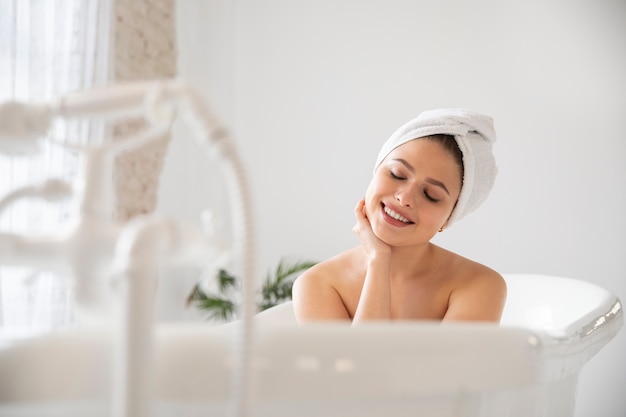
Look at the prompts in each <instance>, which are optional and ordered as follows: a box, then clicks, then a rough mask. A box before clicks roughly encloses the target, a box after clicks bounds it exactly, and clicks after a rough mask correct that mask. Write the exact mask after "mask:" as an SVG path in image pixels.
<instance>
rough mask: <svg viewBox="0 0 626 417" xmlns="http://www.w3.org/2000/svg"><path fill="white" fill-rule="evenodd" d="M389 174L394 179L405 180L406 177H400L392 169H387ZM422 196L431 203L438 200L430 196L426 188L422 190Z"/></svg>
mask: <svg viewBox="0 0 626 417" xmlns="http://www.w3.org/2000/svg"><path fill="white" fill-rule="evenodd" d="M389 175H390V176H391V178H393V179H395V180H405V179H406V178H404V177H401V176H399V175H397V174H396V173H394V172H393V171H389ZM423 194H424V197H425V198H426V199H427V200H428V201H430V202H431V203H438V202H439V200H438V199H436V198H433V197H431V196H430V195H429V194H428V192H427V191H426V190H424V193H423Z"/></svg>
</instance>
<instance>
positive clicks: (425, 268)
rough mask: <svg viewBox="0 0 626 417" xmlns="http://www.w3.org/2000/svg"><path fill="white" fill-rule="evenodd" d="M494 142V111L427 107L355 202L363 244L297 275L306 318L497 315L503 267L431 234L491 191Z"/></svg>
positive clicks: (394, 139)
mask: <svg viewBox="0 0 626 417" xmlns="http://www.w3.org/2000/svg"><path fill="white" fill-rule="evenodd" d="M416 139H420V140H416ZM494 141H495V131H494V129H493V122H492V120H491V118H490V117H488V116H485V115H483V114H480V113H476V112H472V111H468V110H463V109H442V110H433V111H429V112H424V113H422V114H420V115H419V116H418V117H417V118H415V119H413V120H411V121H410V122H408V123H407V124H405V125H404V126H402V127H401V128H400V129H398V130H397V131H396V132H395V133H394V134H393V135H392V136H391V137H390V138H389V139H388V140H387V142H385V144H384V145H383V147H382V149H381V151H380V153H379V155H378V159H377V161H376V165H375V169H374V175H373V178H372V180H371V182H370V184H369V186H368V188H367V191H366V194H365V198H364V199H362V200H361V201H359V203H358V204H357V206H356V209H355V216H356V225H355V226H354V232H355V234H356V235H357V237H358V238H359V240H360V243H361V244H360V245H359V246H357V247H355V248H352V249H350V250H348V251H346V252H343V253H340V254H339V255H337V256H335V257H333V258H331V259H329V260H327V261H325V262H322V263H320V264H318V265H316V266H315V267H313V268H311V269H310V270H308V271H307V272H306V273H304V274H303V275H302V276H300V277H299V278H298V279H297V280H296V282H295V284H294V289H293V299H294V310H295V313H296V317H297V318H298V320H299V321H300V322H305V321H309V320H332V319H340V320H351V321H352V322H353V323H356V322H360V321H367V320H394V319H396V320H397V319H425V320H471V321H491V322H498V321H499V320H500V317H501V314H502V310H503V308H504V303H505V299H506V285H505V283H504V280H503V279H502V277H501V276H500V274H498V273H497V272H496V271H494V270H492V269H490V268H488V267H486V266H484V265H481V264H478V263H476V262H473V261H471V260H469V259H466V258H464V257H462V256H460V255H458V254H455V253H452V252H450V251H447V250H445V249H443V248H441V247H439V246H436V245H434V244H432V243H431V242H430V241H431V239H432V238H433V237H434V236H435V235H436V234H437V232H443V230H444V229H445V228H446V227H448V226H449V225H451V224H452V223H454V222H455V221H458V220H459V219H461V218H462V217H463V216H465V215H466V214H467V213H469V212H471V211H473V210H475V209H476V208H477V207H478V206H479V205H480V204H481V203H482V202H483V201H484V200H485V198H486V197H487V195H488V194H489V192H490V190H491V188H492V186H493V183H494V180H495V176H496V173H497V168H496V164H495V159H494V157H493V154H492V152H491V150H492V146H493V143H494Z"/></svg>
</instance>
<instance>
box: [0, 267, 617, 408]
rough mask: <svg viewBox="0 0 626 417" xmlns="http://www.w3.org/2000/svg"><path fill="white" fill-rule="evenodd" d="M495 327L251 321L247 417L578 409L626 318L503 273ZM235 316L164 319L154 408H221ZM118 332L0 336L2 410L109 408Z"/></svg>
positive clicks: (596, 292)
mask: <svg viewBox="0 0 626 417" xmlns="http://www.w3.org/2000/svg"><path fill="white" fill-rule="evenodd" d="M505 278H506V281H507V284H508V288H509V295H508V300H507V305H506V308H505V312H504V315H503V318H502V323H501V325H500V326H497V325H489V324H479V323H451V324H444V325H442V324H440V323H435V322H408V321H407V322H392V323H371V324H367V325H361V326H358V327H354V328H353V327H350V326H349V325H348V324H347V323H316V324H310V325H306V326H297V324H296V322H295V318H294V315H293V310H292V308H291V304H290V303H285V304H282V305H280V306H277V307H274V308H272V309H270V310H267V311H265V312H263V313H261V314H259V315H257V317H256V322H255V324H256V332H255V333H256V338H255V344H254V346H253V348H252V354H253V369H254V372H253V382H254V383H253V392H252V395H251V399H250V405H249V409H250V411H251V412H250V414H251V415H252V416H272V417H274V416H290V417H291V416H294V415H297V416H324V417H330V416H338V417H339V416H341V417H348V416H359V417H362V416H382V415H388V416H394V417H398V416H428V417H439V416H455V417H456V416H489V417H506V416H510V417H513V416H519V417H531V416H550V417H566V416H573V414H574V407H575V398H576V391H577V383H578V379H579V375H580V371H581V368H582V367H583V365H584V364H585V363H586V362H587V361H588V360H589V359H590V358H591V357H592V356H593V355H594V354H595V353H596V352H598V350H600V349H601V348H602V347H603V346H604V345H605V344H606V343H608V342H609V341H610V340H611V338H613V337H614V336H615V335H616V334H617V332H618V331H619V329H620V328H621V326H622V324H623V312H622V306H621V303H620V301H619V299H617V298H616V297H615V296H614V295H612V294H611V293H609V292H608V291H606V290H604V289H602V288H600V287H598V286H596V285H593V284H590V283H587V282H584V281H579V280H574V279H567V278H559V277H553V276H541V275H506V276H505ZM238 325H239V323H237V322H235V323H231V324H227V325H223V326H218V327H209V326H208V325H205V324H172V325H163V324H161V325H159V326H157V328H156V331H155V338H154V352H153V364H154V365H153V373H152V381H153V386H152V387H151V389H152V392H153V398H154V401H153V413H152V415H154V416H163V417H165V416H168V417H169V416H177V417H178V416H181V417H182V416H185V417H191V416H208V415H211V416H226V415H228V410H229V408H228V405H229V402H228V401H229V391H230V387H231V385H230V380H231V368H232V358H233V355H232V351H233V341H234V340H235V338H234V334H235V330H236V329H237V326H238ZM110 343H111V337H110V333H109V332H107V331H104V330H98V329H74V330H71V331H63V332H54V333H51V334H47V335H45V336H40V337H36V338H31V339H27V340H19V341H12V342H9V343H5V346H4V347H3V348H2V349H0V416H1V417H5V416H6V417H9V416H11V417H26V416H28V417H34V416H45V417H51V416H63V417H70V416H86V415H89V416H102V417H105V416H109V415H110V412H111V410H110V405H109V403H110V401H109V400H110V392H111V389H110V388H111V386H110V385H111V376H110V375H111V371H110V368H111V349H110Z"/></svg>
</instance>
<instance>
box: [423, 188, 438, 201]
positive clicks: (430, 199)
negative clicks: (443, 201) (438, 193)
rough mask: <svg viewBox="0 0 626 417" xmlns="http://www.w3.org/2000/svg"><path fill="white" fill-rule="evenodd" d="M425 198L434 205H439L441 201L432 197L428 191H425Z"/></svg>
mask: <svg viewBox="0 0 626 417" xmlns="http://www.w3.org/2000/svg"><path fill="white" fill-rule="evenodd" d="M424 197H426V199H427V200H428V201H431V202H433V203H438V202H439V201H440V200H439V199H437V198H435V197H433V196H431V195H430V194H428V191H426V190H424Z"/></svg>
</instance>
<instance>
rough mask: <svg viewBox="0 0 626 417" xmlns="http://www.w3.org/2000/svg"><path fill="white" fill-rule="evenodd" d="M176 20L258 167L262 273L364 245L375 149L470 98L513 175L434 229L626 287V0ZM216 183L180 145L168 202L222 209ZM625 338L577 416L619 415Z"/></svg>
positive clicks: (281, 4)
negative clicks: (363, 216)
mask: <svg viewBox="0 0 626 417" xmlns="http://www.w3.org/2000/svg"><path fill="white" fill-rule="evenodd" d="M178 18H179V24H180V25H179V42H180V69H181V75H182V76H184V77H185V78H187V79H188V80H190V81H192V82H194V83H195V84H196V85H197V86H198V87H199V88H200V89H201V91H202V92H203V94H204V95H205V96H206V98H207V99H208V100H209V101H210V102H211V103H212V105H213V107H214V108H215V110H216V111H217V113H218V114H219V115H220V116H221V117H222V119H223V120H224V121H225V122H226V123H227V125H228V126H229V127H230V128H231V129H232V131H233V132H234V134H235V137H236V139H237V143H238V146H239V149H240V150H241V153H242V156H243V158H244V160H245V162H246V165H247V168H248V174H249V176H250V177H251V180H252V187H253V190H254V199H255V207H254V208H255V215H256V218H257V220H258V229H257V232H258V238H259V239H258V241H259V244H258V248H259V274H260V275H261V274H263V273H265V271H267V270H268V269H269V268H270V267H272V266H274V265H275V264H276V263H277V262H278V260H279V259H280V258H281V257H288V258H290V259H294V258H295V259H305V258H306V259H313V260H321V259H324V258H326V257H328V256H331V255H333V254H335V253H337V252H338V251H341V250H343V249H346V248H348V247H351V246H352V245H354V244H356V239H355V238H354V237H353V235H352V233H351V228H352V224H353V222H354V220H353V215H352V210H353V207H354V206H355V204H356V202H357V200H358V199H359V198H360V197H361V196H362V195H363V193H364V191H365V188H366V186H367V183H368V181H369V178H370V175H371V169H372V164H373V163H374V159H375V156H376V152H377V151H378V148H379V146H380V145H381V144H382V142H383V141H384V140H385V139H386V138H387V137H388V135H389V134H391V133H392V131H393V130H395V129H396V128H397V127H398V126H399V125H400V124H401V123H404V122H405V121H407V120H408V119H410V118H412V117H413V116H415V115H416V114H417V113H419V112H421V111H422V110H425V109H429V108H435V107H448V106H459V107H468V108H472V109H475V110H479V111H483V112H486V113H489V114H491V115H493V116H494V119H495V122H496V129H497V132H498V136H499V141H498V143H497V145H496V156H497V158H498V161H499V166H500V171H501V174H500V176H499V178H498V180H497V184H496V187H495V189H494V191H493V193H492V195H491V197H490V199H489V200H488V201H487V203H486V204H485V205H484V206H483V207H481V209H479V211H478V212H476V213H474V214H472V215H470V216H469V217H467V218H466V219H465V220H463V221H462V222H461V223H459V224H457V225H455V226H454V227H452V228H451V229H449V230H447V231H446V232H445V233H443V234H442V235H441V236H439V237H438V238H437V242H438V243H439V244H441V245H443V246H446V247H448V248H450V249H452V250H455V251H457V252H459V253H461V254H463V255H465V256H468V257H471V258H473V259H476V260H478V261H480V262H484V263H486V264H488V265H490V266H492V267H494V268H496V269H497V270H499V271H500V272H537V273H546V274H556V275H564V276H570V277H575V278H580V279H585V280H588V281H591V282H594V283H596V284H599V285H601V286H603V287H605V288H607V289H609V290H611V291H613V292H614V293H616V294H617V295H618V296H619V297H620V298H621V299H622V300H626V283H625V282H626V280H624V278H623V277H624V274H625V271H626V256H624V248H626V219H625V217H624V213H626V186H625V185H624V179H626V163H625V162H624V158H625V156H626V137H625V136H626V133H625V130H624V128H623V122H624V120H626V77H625V76H624V74H626V25H624V22H626V6H625V4H624V2H621V1H620V0H614V1H610V0H595V1H591V0H589V1H582V0H578V1H565V0H562V1H551V2H546V1H543V0H530V1H525V2H513V1H509V2H506V1H505V2H502V1H495V0H494V1H487V0H479V1H472V2H468V1H466V0H444V1H438V2H426V1H410V0H405V1H402V0H391V1H384V2H383V1H363V0H332V1H331V0H318V1H308V2H303V1H294V0H264V1H258V0H238V1H228V0H222V1H217V0H212V1H207V0H204V1H192V0H181V1H180V2H179V16H178ZM183 175H184V177H183ZM181 178H192V179H193V180H192V181H191V182H189V181H187V180H186V179H183V180H181ZM220 181H221V180H220V178H219V171H216V170H215V169H214V168H211V167H208V166H206V163H205V162H204V160H203V159H202V157H200V156H199V155H198V154H197V151H196V150H195V149H193V147H190V145H178V144H177V145H176V146H174V148H173V149H172V152H171V153H170V155H169V160H168V162H167V167H166V172H165V174H164V177H163V184H162V194H161V196H162V199H161V203H160V204H161V208H162V209H163V210H166V211H172V212H175V213H178V214H181V215H190V214H191V213H195V212H196V211H198V210H199V209H200V208H201V207H203V206H206V205H209V204H210V205H212V206H214V207H217V208H218V209H220V210H224V209H225V207H226V205H225V203H224V199H225V196H224V189H223V186H222V185H221V182H220ZM225 216H227V214H225ZM564 296H566V295H564ZM625 351H626V331H624V330H623V331H622V332H621V333H620V334H619V335H618V336H617V337H616V339H614V340H613V341H612V342H611V343H610V344H609V345H607V346H606V347H605V348H604V349H603V350H602V351H601V352H600V353H599V354H598V355H597V356H595V357H594V358H593V359H592V361H591V362H590V363H589V364H588V365H587V366H586V367H585V369H584V372H583V375H582V380H581V384H580V396H579V403H578V406H577V414H576V415H577V417H595V416H603V417H622V416H623V415H624V412H625V411H626V397H625V396H624V395H623V389H624V386H626V366H625V361H624V360H623V352H625Z"/></svg>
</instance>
